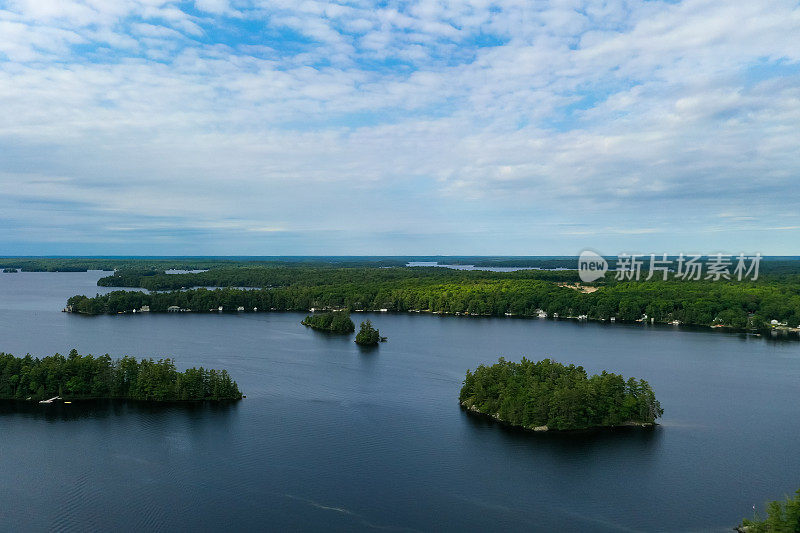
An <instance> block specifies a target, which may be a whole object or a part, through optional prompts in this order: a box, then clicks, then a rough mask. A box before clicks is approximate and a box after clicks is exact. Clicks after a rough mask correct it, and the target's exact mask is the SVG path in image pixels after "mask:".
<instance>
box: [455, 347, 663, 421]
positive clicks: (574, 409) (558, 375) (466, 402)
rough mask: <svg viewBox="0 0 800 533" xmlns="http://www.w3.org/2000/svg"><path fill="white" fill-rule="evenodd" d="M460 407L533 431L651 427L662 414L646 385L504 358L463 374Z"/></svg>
mask: <svg viewBox="0 0 800 533" xmlns="http://www.w3.org/2000/svg"><path fill="white" fill-rule="evenodd" d="M459 402H460V403H461V405H462V407H464V408H465V409H467V410H468V411H471V412H475V413H480V414H482V415H486V416H489V417H491V418H493V419H495V420H497V421H500V422H503V423H506V424H509V425H511V426H517V427H521V428H525V429H531V430H535V431H547V430H559V431H564V430H577V429H589V428H599V427H613V426H625V425H638V426H652V425H654V424H655V421H656V419H657V418H659V417H660V416H661V415H662V414H663V412H664V411H663V409H662V408H661V404H659V402H658V400H656V398H655V394H654V393H653V390H652V388H651V387H650V385H649V384H648V383H647V382H646V381H644V380H637V379H635V378H629V379H627V380H626V379H625V378H623V377H622V376H621V375H619V374H613V373H610V372H605V371H603V373H602V374H599V375H598V374H595V375H593V376H591V377H588V376H587V374H586V370H584V369H583V367H580V366H575V365H569V366H566V365H563V364H561V363H558V362H555V361H552V360H550V359H544V360H542V361H538V362H533V361H530V360H528V359H526V358H523V359H522V361H521V362H519V363H514V362H511V361H506V360H505V359H504V358H502V357H501V358H500V360H499V361H498V362H497V363H495V364H493V365H491V366H485V365H480V366H479V367H478V368H476V369H475V371H469V370H468V371H467V376H466V378H465V379H464V385H463V387H462V388H461V393H460V394H459Z"/></svg>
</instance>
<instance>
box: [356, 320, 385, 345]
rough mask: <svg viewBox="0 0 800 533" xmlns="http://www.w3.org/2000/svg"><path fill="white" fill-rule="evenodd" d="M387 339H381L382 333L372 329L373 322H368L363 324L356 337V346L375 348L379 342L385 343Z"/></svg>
mask: <svg viewBox="0 0 800 533" xmlns="http://www.w3.org/2000/svg"><path fill="white" fill-rule="evenodd" d="M385 341H386V337H381V332H380V331H379V330H377V329H375V328H373V327H372V322H371V321H369V320H367V321H366V322H362V323H361V329H359V330H358V334H357V335H356V344H360V345H361V346H374V345H376V344H378V343H379V342H385Z"/></svg>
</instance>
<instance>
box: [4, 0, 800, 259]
mask: <svg viewBox="0 0 800 533" xmlns="http://www.w3.org/2000/svg"><path fill="white" fill-rule="evenodd" d="M586 248H590V249H593V250H597V251H599V252H601V253H604V254H609V255H614V254H617V253H622V252H629V253H664V252H668V253H681V252H684V253H702V254H712V253H718V252H722V253H734V254H738V253H739V252H745V253H756V252H759V253H762V254H766V255H800V3H798V2H797V1H796V0H793V1H783V0H759V1H755V2H740V1H720V0H713V1H712V0H684V1H680V2H676V1H658V0H653V1H627V0H606V1H584V0H560V1H558V0H554V1H530V2H528V1H521V0H508V1H504V2H491V1H485V0H462V1H457V2H451V1H447V0H440V1H432V0H422V1H416V2H412V1H384V2H370V1H360V0H354V1H343V2H340V3H333V2H319V1H315V0H293V1H289V0H277V1H267V0H194V1H181V2H175V1H164V0H0V255H6V256H7V255H64V254H66V255H344V254H350V255H434V254H437V255H438V254H442V255H459V254H460V255H577V254H578V253H580V251H582V250H583V249H586Z"/></svg>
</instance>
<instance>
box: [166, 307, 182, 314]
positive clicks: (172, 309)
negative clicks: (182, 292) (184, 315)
mask: <svg viewBox="0 0 800 533" xmlns="http://www.w3.org/2000/svg"><path fill="white" fill-rule="evenodd" d="M180 310H181V308H180V307H178V306H177V305H170V306H169V307H167V312H168V313H177V312H179V311H180Z"/></svg>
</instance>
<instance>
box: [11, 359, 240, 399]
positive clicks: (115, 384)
mask: <svg viewBox="0 0 800 533" xmlns="http://www.w3.org/2000/svg"><path fill="white" fill-rule="evenodd" d="M48 398H50V399H64V400H89V399H121V400H139V401H147V402H184V401H200V400H209V401H228V400H241V399H242V393H241V392H240V391H239V387H238V385H237V384H236V382H235V381H233V380H232V379H231V377H230V376H229V375H228V372H227V371H225V370H207V369H205V368H203V367H200V368H190V369H188V370H186V371H184V372H178V370H177V369H176V368H175V363H174V361H173V360H172V359H159V360H158V361H154V360H153V359H142V360H140V361H138V360H136V359H135V358H133V357H128V356H126V357H123V358H122V359H116V360H114V359H111V356H109V355H108V354H106V355H102V356H99V357H94V356H91V355H80V354H78V352H77V351H76V350H72V351H71V352H70V353H69V355H68V356H66V357H65V356H63V355H61V354H55V355H51V356H48V357H44V358H42V359H39V358H35V357H32V356H31V355H30V354H28V355H26V356H25V357H14V356H13V355H11V354H7V353H0V400H39V401H40V403H50V402H48V401H46V399H48ZM42 400H45V401H42Z"/></svg>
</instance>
